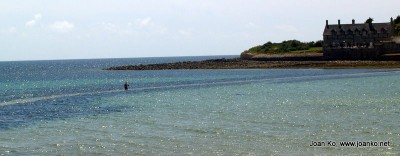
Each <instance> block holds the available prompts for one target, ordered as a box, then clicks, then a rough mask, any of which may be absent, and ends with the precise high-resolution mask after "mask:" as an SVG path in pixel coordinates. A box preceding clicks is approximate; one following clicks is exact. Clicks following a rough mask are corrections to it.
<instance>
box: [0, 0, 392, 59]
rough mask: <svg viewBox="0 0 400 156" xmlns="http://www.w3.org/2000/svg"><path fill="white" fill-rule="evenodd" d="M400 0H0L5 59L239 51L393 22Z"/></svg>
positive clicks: (0, 46) (0, 45) (0, 41)
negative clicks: (335, 27) (338, 26)
mask: <svg viewBox="0 0 400 156" xmlns="http://www.w3.org/2000/svg"><path fill="white" fill-rule="evenodd" d="M398 6H400V1H399V0H381V1H378V0H351V1H349V0H273V1H272V0H145V1H143V0H1V1H0V61H15V60H54V59H88V58H136V57H169V56H208V55H239V54H240V53H241V52H243V51H245V50H247V49H249V48H251V47H253V46H256V45H261V44H264V43H266V42H268V41H271V42H281V41H284V40H291V39H297V40H300V41H304V42H309V41H317V40H322V32H323V29H324V26H325V20H329V23H332V24H335V23H337V20H338V19H340V20H341V23H342V24H345V23H351V20H352V19H355V20H356V23H362V22H365V20H366V19H367V18H369V17H372V18H373V19H374V22H377V23H378V22H389V21H390V17H393V18H395V17H396V16H398V15H400V12H399V8H398Z"/></svg>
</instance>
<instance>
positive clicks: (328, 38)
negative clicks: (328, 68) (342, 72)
mask: <svg viewBox="0 0 400 156" xmlns="http://www.w3.org/2000/svg"><path fill="white" fill-rule="evenodd" d="M392 23H393V18H392V19H391V22H389V23H355V20H353V21H352V23H351V24H341V23H340V20H338V23H337V24H329V23H328V20H326V25H325V30H324V32H323V38H324V45H323V51H324V57H326V58H334V59H371V58H377V57H379V56H380V55H382V54H384V53H387V52H388V51H393V50H394V51H396V50H399V49H398V48H400V47H399V45H396V44H395V43H394V42H392V36H393V25H392Z"/></svg>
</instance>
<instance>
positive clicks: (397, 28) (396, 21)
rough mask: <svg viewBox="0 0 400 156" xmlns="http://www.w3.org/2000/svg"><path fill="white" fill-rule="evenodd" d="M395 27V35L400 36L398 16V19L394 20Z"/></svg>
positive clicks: (398, 17)
mask: <svg viewBox="0 0 400 156" xmlns="http://www.w3.org/2000/svg"><path fill="white" fill-rule="evenodd" d="M393 25H394V33H395V35H400V16H397V17H396V19H394V20H393Z"/></svg>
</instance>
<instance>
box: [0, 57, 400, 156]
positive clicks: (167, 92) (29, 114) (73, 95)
mask: <svg viewBox="0 0 400 156" xmlns="http://www.w3.org/2000/svg"><path fill="white" fill-rule="evenodd" d="M229 57H232V56H226V57H225V58H229ZM210 58H221V57H177V58H138V59H102V60H62V61H61V60H60V61H22V62H0V155H325V154H332V155H344V154H356V155H399V154H400V146H399V145H400V140H399V139H400V126H399V125H400V120H399V119H398V117H399V116H400V106H399V104H400V81H399V78H400V70H399V69H332V70H323V69H279V70H168V71H104V70H101V69H103V68H106V67H110V66H114V65H128V64H149V63H161V62H175V61H190V60H204V59H210ZM126 81H127V82H129V83H130V85H131V86H130V87H131V88H130V90H129V91H124V90H123V84H124V83H125V82H126ZM348 141H360V142H371V141H372V142H378V143H379V142H390V146H383V147H343V146H340V142H348ZM313 142H314V143H317V144H314V145H322V146H321V147H316V146H310V145H313V144H312V143H313ZM332 142H334V143H336V146H332ZM318 143H319V144H318ZM322 143H323V144H322ZM328 143H329V144H328Z"/></svg>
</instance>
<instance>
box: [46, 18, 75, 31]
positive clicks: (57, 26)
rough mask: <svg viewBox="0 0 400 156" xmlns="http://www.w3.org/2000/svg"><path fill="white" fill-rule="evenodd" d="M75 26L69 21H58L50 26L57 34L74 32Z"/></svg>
mask: <svg viewBox="0 0 400 156" xmlns="http://www.w3.org/2000/svg"><path fill="white" fill-rule="evenodd" d="M74 28H75V25H74V24H73V23H71V22H68V21H57V22H54V23H53V24H51V25H50V29H51V30H53V31H56V32H61V33H67V32H70V31H72V30H73V29H74Z"/></svg>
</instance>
